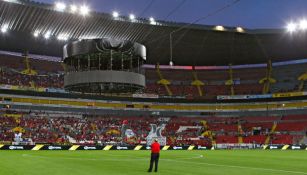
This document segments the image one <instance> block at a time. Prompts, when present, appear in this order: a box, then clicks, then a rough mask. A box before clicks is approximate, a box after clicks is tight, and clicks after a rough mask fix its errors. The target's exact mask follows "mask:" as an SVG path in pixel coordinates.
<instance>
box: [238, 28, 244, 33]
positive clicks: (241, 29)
mask: <svg viewBox="0 0 307 175" xmlns="http://www.w3.org/2000/svg"><path fill="white" fill-rule="evenodd" d="M236 30H237V32H240V33H243V32H244V29H243V28H242V27H237V28H236Z"/></svg>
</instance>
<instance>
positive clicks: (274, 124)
mask: <svg viewBox="0 0 307 175" xmlns="http://www.w3.org/2000/svg"><path fill="white" fill-rule="evenodd" d="M276 127H277V122H274V123H273V126H272V128H271V131H270V133H269V135H268V136H267V138H266V139H265V142H264V144H266V145H267V144H269V143H270V140H271V135H272V134H274V132H275V130H276Z"/></svg>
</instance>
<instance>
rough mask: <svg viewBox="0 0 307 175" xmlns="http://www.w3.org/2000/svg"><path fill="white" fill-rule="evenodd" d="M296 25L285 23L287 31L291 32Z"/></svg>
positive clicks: (294, 29)
mask: <svg viewBox="0 0 307 175" xmlns="http://www.w3.org/2000/svg"><path fill="white" fill-rule="evenodd" d="M296 27H297V26H296V24H295V23H292V22H291V23H289V24H288V25H287V31H288V32H291V33H292V32H294V31H296Z"/></svg>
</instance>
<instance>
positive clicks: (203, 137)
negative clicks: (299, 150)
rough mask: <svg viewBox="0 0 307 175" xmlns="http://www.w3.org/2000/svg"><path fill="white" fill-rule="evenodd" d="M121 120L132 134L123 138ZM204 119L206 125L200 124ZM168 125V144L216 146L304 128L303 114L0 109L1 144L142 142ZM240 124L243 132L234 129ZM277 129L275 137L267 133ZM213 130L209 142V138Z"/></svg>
mask: <svg viewBox="0 0 307 175" xmlns="http://www.w3.org/2000/svg"><path fill="white" fill-rule="evenodd" d="M123 121H127V125H128V128H129V129H131V130H132V132H133V133H134V135H133V137H131V138H129V139H128V140H127V139H124V138H122V136H121V127H122V124H123ZM204 121H205V123H206V125H204ZM161 123H164V124H166V127H165V129H164V130H163V132H162V134H163V136H166V137H167V144H168V145H211V144H212V143H213V142H212V141H213V140H214V143H217V144H219V143H239V140H238V137H242V143H254V144H265V142H266V139H267V137H268V135H270V143H271V144H297V143H299V142H300V141H302V140H303V139H304V136H305V133H306V130H307V116H306V115H289V116H270V117H153V116H152V117H150V116H149V117H145V116H135V117H134V116H131V117H122V116H112V115H105V116H93V115H85V114H76V113H64V112H61V113H59V112H58V113H55V112H31V111H30V112H21V111H10V110H6V111H2V113H1V117H0V142H10V141H13V138H14V132H22V133H23V137H24V138H31V139H32V140H33V142H35V143H49V144H72V143H77V144H122V143H123V142H125V143H126V144H133V145H134V144H141V143H144V142H145V141H146V137H147V134H148V133H149V131H150V124H161ZM238 123H240V124H241V126H242V131H240V132H239V131H238ZM274 123H277V127H276V129H275V131H274V132H273V133H271V132H270V129H271V127H272V125H274ZM209 130H210V132H212V137H213V140H212V139H210V134H209V135H208V134H204V133H208V132H206V131H209Z"/></svg>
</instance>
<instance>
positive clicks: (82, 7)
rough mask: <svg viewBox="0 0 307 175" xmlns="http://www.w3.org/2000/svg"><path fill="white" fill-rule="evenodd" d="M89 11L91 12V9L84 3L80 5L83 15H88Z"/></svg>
mask: <svg viewBox="0 0 307 175" xmlns="http://www.w3.org/2000/svg"><path fill="white" fill-rule="evenodd" d="M89 12H90V9H89V8H88V7H87V6H86V5H82V6H81V7H80V13H81V15H83V16H85V15H88V13H89Z"/></svg>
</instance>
